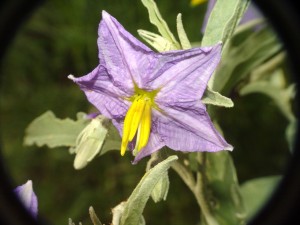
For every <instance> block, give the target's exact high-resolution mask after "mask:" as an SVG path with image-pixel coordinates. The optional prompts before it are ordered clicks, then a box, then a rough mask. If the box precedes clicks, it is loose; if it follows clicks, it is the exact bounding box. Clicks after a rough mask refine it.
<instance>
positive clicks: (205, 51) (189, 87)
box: [69, 11, 233, 163]
mask: <svg viewBox="0 0 300 225" xmlns="http://www.w3.org/2000/svg"><path fill="white" fill-rule="evenodd" d="M98 34H99V37H98V47H99V61H100V64H99V65H98V66H97V67H96V68H95V69H94V70H93V71H92V72H90V73H89V74H87V75H86V76H83V77H79V78H75V77H73V76H72V75H70V76H69V78H71V79H72V80H73V81H74V82H76V83H77V84H78V85H79V86H80V88H81V89H82V90H83V91H84V92H85V94H86V96H87V98H88V100H89V101H90V102H91V103H92V104H93V105H94V106H95V107H96V108H97V109H98V110H99V111H100V112H101V113H102V114H103V115H104V116H106V117H108V118H110V119H111V120H112V122H113V124H114V125H115V127H116V128H117V129H118V130H119V132H120V135H121V136H122V144H121V155H124V154H125V151H126V149H127V146H128V144H130V145H129V146H132V148H133V153H134V155H136V157H135V159H134V163H136V162H137V161H139V160H140V159H141V158H143V157H145V156H147V155H150V154H152V153H153V152H155V151H157V150H159V149H161V148H162V147H163V146H168V147H169V148H171V149H173V150H176V151H187V152H195V151H210V152H215V151H220V150H232V149H233V147H232V146H231V145H229V144H228V143H227V142H226V141H225V140H224V138H223V137H222V136H221V135H220V134H219V133H218V131H217V130H216V129H215V128H214V126H213V124H212V122H211V120H210V118H209V116H208V114H207V112H206V107H205V105H204V104H203V103H202V102H201V97H202V95H203V93H204V91H205V89H206V86H207V82H208V80H209V79H210V77H211V75H212V73H213V72H214V70H215V69H216V67H217V65H218V63H219V61H220V57H221V44H218V45H216V46H212V47H203V48H193V49H188V50H175V51H168V52H161V53H157V52H154V51H152V50H151V49H150V48H148V47H147V46H146V45H144V44H143V43H141V42H140V41H139V40H137V39H136V38H135V37H133V36H132V35H131V34H130V33H129V32H127V31H126V30H125V29H124V27H123V26H122V25H121V24H120V23H119V22H118V21H117V20H116V19H115V18H113V17H112V16H111V15H109V14H108V13H107V12H105V11H103V12H102V21H101V22H100V25H99V30H98Z"/></svg>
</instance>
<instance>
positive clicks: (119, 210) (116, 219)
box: [111, 202, 146, 225]
mask: <svg viewBox="0 0 300 225" xmlns="http://www.w3.org/2000/svg"><path fill="white" fill-rule="evenodd" d="M125 206H126V202H121V203H120V204H119V205H117V206H116V207H114V208H113V209H112V210H111V211H112V214H113V218H112V223H111V224H113V225H120V221H121V217H122V214H123V213H124V209H125ZM145 224H146V222H145V219H144V217H143V215H141V216H140V218H139V221H138V223H137V225H145Z"/></svg>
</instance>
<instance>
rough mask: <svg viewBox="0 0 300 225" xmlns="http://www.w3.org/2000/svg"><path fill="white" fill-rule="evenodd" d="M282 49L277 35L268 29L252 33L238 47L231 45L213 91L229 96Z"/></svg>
mask: <svg viewBox="0 0 300 225" xmlns="http://www.w3.org/2000/svg"><path fill="white" fill-rule="evenodd" d="M281 49H282V45H281V43H280V42H279V41H278V39H277V37H276V35H274V32H273V31H271V30H270V29H268V28H267V27H266V28H264V29H261V30H259V31H258V32H252V34H251V35H249V36H247V38H246V39H245V40H244V41H243V42H241V43H239V44H238V45H236V46H234V45H230V47H229V48H228V49H227V51H225V52H224V54H223V58H222V61H221V64H220V66H219V67H218V69H217V71H216V73H215V76H214V83H213V86H212V89H213V90H214V91H217V92H221V91H222V93H223V94H228V93H229V92H230V90H231V89H232V88H233V87H234V86H235V85H236V84H237V83H238V82H239V81H240V80H241V79H243V78H245V77H246V76H247V75H248V74H249V73H250V72H251V71H252V70H253V69H255V68H257V67H258V66H259V65H261V64H262V63H263V62H265V61H266V60H269V59H271V58H272V57H273V56H274V55H275V54H276V53H278V52H279V51H280V50H281Z"/></svg>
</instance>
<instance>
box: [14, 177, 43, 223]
mask: <svg viewBox="0 0 300 225" xmlns="http://www.w3.org/2000/svg"><path fill="white" fill-rule="evenodd" d="M14 192H15V194H16V195H17V196H18V197H19V199H20V200H21V202H22V203H23V204H24V206H25V207H26V208H27V209H28V210H29V211H30V212H31V214H32V215H33V216H34V217H37V214H38V201H37V197H36V195H35V193H34V192H33V188H32V181H31V180H28V181H27V182H26V183H25V184H23V185H21V186H18V187H16V188H15V189H14Z"/></svg>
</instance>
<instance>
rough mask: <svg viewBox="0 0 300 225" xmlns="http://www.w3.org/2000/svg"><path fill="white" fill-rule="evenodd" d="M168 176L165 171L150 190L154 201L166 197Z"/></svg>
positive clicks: (168, 184)
mask: <svg viewBox="0 0 300 225" xmlns="http://www.w3.org/2000/svg"><path fill="white" fill-rule="evenodd" d="M169 186H170V181H169V176H168V173H165V174H164V175H163V176H162V177H161V178H160V179H159V181H158V182H157V184H156V185H155V186H154V189H153V190H152V192H151V197H152V199H153V201H154V202H155V203H157V202H160V201H162V200H164V201H165V200H166V199H167V195H168V192H169Z"/></svg>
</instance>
